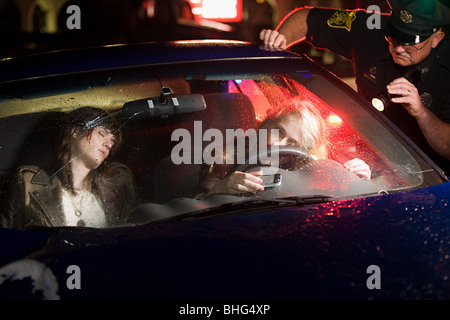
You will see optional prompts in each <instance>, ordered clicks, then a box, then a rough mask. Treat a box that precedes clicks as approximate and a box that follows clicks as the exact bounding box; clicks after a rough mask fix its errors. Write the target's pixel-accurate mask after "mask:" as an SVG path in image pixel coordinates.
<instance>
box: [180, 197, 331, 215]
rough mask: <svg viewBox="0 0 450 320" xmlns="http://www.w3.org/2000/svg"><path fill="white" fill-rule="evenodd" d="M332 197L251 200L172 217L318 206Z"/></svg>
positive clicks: (228, 203)
mask: <svg viewBox="0 0 450 320" xmlns="http://www.w3.org/2000/svg"><path fill="white" fill-rule="evenodd" d="M333 198H334V197H332V196H325V195H313V196H292V197H283V198H271V199H265V198H251V199H246V200H243V201H237V202H236V201H235V202H227V203H224V204H221V205H219V206H215V207H211V208H206V209H202V210H198V211H193V212H189V213H186V214H181V215H178V216H175V217H173V220H185V219H193V218H194V219H195V218H204V217H209V216H212V215H220V214H229V213H238V212H250V211H258V210H261V209H273V208H279V207H296V206H300V207H301V206H306V205H310V204H319V203H325V202H329V201H331V200H332V199H333Z"/></svg>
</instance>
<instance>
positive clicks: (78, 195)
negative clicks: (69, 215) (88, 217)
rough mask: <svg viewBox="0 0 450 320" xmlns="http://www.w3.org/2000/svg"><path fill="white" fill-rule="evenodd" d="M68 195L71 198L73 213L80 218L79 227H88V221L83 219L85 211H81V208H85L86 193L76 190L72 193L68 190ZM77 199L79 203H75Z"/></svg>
mask: <svg viewBox="0 0 450 320" xmlns="http://www.w3.org/2000/svg"><path fill="white" fill-rule="evenodd" d="M66 192H67V191H66ZM67 196H68V198H69V199H70V203H71V205H72V208H73V210H74V211H73V213H74V214H75V216H76V217H77V218H78V221H77V227H86V222H85V221H84V220H83V219H82V216H83V212H82V211H81V209H82V208H83V200H84V194H82V193H79V192H77V191H75V194H70V193H69V192H67ZM75 199H77V200H78V201H77V202H78V203H75Z"/></svg>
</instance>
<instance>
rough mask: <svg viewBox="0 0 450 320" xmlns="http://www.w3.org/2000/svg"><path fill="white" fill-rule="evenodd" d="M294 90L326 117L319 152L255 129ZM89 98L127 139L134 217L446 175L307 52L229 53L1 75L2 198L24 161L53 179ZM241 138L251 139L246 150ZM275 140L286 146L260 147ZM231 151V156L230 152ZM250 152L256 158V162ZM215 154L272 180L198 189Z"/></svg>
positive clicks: (403, 186) (394, 185)
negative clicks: (66, 135)
mask: <svg viewBox="0 0 450 320" xmlns="http://www.w3.org/2000/svg"><path fill="white" fill-rule="evenodd" d="M293 99H297V100H301V101H302V102H303V103H306V104H307V105H310V106H313V107H314V109H315V110H316V111H317V112H318V114H319V115H320V117H321V119H322V120H323V123H324V124H325V127H324V128H325V137H326V139H325V140H324V141H325V144H324V147H323V148H322V149H321V151H320V152H318V151H317V150H315V151H314V152H312V151H305V150H301V148H299V147H298V145H296V144H295V143H291V144H290V143H286V144H283V143H278V144H270V143H260V141H263V139H252V138H251V136H252V135H253V134H256V135H258V134H259V133H260V131H258V130H260V129H261V126H260V125H261V124H262V123H264V121H265V120H266V119H267V118H268V117H269V118H270V117H273V115H275V114H279V113H280V112H282V111H283V110H282V109H283V108H285V107H286V103H287V102H289V101H292V100H293ZM85 106H91V107H96V108H101V109H103V110H107V111H109V112H111V113H110V114H111V115H112V116H114V117H115V118H116V119H117V121H118V123H119V124H120V130H121V132H122V137H121V140H122V142H121V144H120V146H118V149H117V150H116V151H115V152H113V153H111V154H110V156H109V158H108V161H109V162H113V161H114V162H119V163H122V164H124V165H125V166H127V167H128V168H129V169H130V170H131V172H132V173H133V177H134V182H133V183H134V184H135V186H136V190H137V194H138V195H139V202H138V205H137V206H136V210H135V211H134V213H132V214H131V215H130V216H131V217H132V219H131V220H130V221H131V222H132V223H138V224H139V223H146V222H149V221H152V220H154V218H152V216H155V215H157V216H159V217H164V216H176V215H179V214H186V213H192V212H201V211H202V210H205V209H211V208H215V207H218V206H221V205H224V204H229V203H241V202H242V201H244V200H248V199H253V200H254V199H260V200H265V201H267V203H268V204H271V205H273V202H270V201H269V200H275V199H285V198H291V199H292V198H295V197H299V198H307V197H315V196H321V198H320V199H322V200H323V199H324V198H323V197H327V198H329V199H333V198H336V197H338V198H357V197H360V196H364V195H373V194H383V193H392V192H398V191H402V190H408V189H413V188H419V187H424V186H429V185H433V184H437V183H440V182H442V180H441V178H440V177H439V175H438V174H437V173H436V172H435V170H433V169H432V168H431V167H430V166H429V165H428V164H427V163H426V162H425V161H424V160H423V159H422V158H421V157H419V156H418V155H417V153H416V152H415V151H414V150H413V149H412V148H411V147H410V146H409V145H407V144H406V143H405V142H404V141H403V140H402V139H400V138H399V136H398V135H397V134H396V133H395V132H394V130H393V129H392V128H391V127H389V126H387V125H386V124H385V123H384V122H383V121H382V120H383V119H382V118H380V117H381V116H380V115H379V114H378V113H377V111H376V110H371V109H370V107H368V106H367V105H365V104H364V102H363V101H362V100H360V98H358V97H357V96H356V95H355V94H354V93H352V92H351V89H350V88H349V87H346V86H345V85H343V84H342V83H341V82H339V81H338V80H337V79H335V78H334V77H333V76H331V75H329V74H328V73H326V72H324V71H323V70H322V69H320V68H319V67H317V66H316V65H314V64H313V63H312V62H311V61H310V60H309V59H307V58H302V57H295V58H294V57H292V58H282V59H281V58H278V59H275V58H274V59H242V60H240V59H228V60H226V59H225V60H221V61H214V60H210V61H197V62H178V63H171V64H158V65H154V66H140V67H132V68H120V69H107V70H100V71H93V72H82V73H73V74H67V75H61V74H60V75H54V76H47V77H42V78H31V79H24V80H21V81H13V82H6V83H4V84H3V85H2V86H1V87H0V128H1V129H0V153H1V157H0V172H1V175H2V188H3V189H2V190H3V192H2V196H3V198H4V199H2V200H4V201H6V199H5V198H6V195H7V194H8V192H7V190H11V189H14V186H11V184H12V183H14V181H15V180H14V179H12V176H13V174H14V173H15V172H16V171H17V169H18V168H19V167H21V166H36V167H38V168H46V170H47V172H48V175H49V176H50V178H52V177H54V176H55V175H56V173H57V172H59V171H60V170H62V168H61V167H55V166H54V165H51V164H53V162H52V155H53V153H54V150H55V149H54V146H53V143H54V142H55V141H54V140H55V137H56V132H57V131H58V130H60V129H61V128H62V127H63V126H64V125H65V124H64V123H63V122H62V121H61V115H62V114H66V113H68V112H70V111H72V110H75V109H77V108H81V107H85ZM277 129H278V130H272V131H271V132H269V133H268V135H269V136H270V137H272V134H275V133H276V134H278V140H279V141H281V140H282V139H283V137H284V136H285V135H286V133H285V132H284V131H285V130H286V128H285V127H283V126H281V127H280V126H279V127H278V128H277ZM266 133H267V132H266ZM242 140H243V141H245V143H244V146H245V147H243V148H242V149H239V145H240V144H239V141H242ZM269 140H270V139H268V140H267V141H269ZM275 145H276V146H277V148H278V149H277V150H278V151H277V152H278V153H277V152H268V153H264V152H263V151H264V150H269V151H270V150H271V149H270V147H274V146H275ZM263 149H264V150H263ZM298 149H300V152H299V151H298ZM231 150H233V151H235V152H234V153H233V154H232V156H231V158H230V157H227V156H224V154H226V152H227V151H228V152H230V151H231ZM258 150H259V151H258ZM228 155H229V154H228ZM269 155H270V156H269ZM239 156H242V157H241V158H239ZM251 157H253V158H252V159H257V161H256V162H251V161H249V159H250V158H251ZM275 159H276V161H275ZM299 159H300V160H299ZM352 159H360V160H363V161H364V163H365V164H367V165H368V167H369V168H370V177H366V178H361V177H358V176H357V175H356V174H354V173H351V174H352V176H349V175H348V173H350V171H349V170H348V169H346V168H345V164H346V163H347V162H348V161H350V160H352ZM221 161H222V163H220V162H221ZM275 163H276V165H274V164H275ZM219 164H223V165H225V168H226V169H224V171H223V172H225V171H226V172H225V173H224V175H223V177H225V176H226V174H230V173H231V172H233V171H235V170H237V171H251V170H252V168H253V169H254V168H255V167H256V168H257V169H258V170H261V168H262V171H263V173H264V176H266V175H267V176H268V177H267V179H269V180H268V182H267V185H266V187H265V188H264V189H265V190H264V191H258V192H256V193H246V192H242V193H234V194H224V193H220V192H219V193H216V194H214V195H207V193H203V194H202V193H201V192H200V191H199V184H201V182H202V179H203V175H202V174H203V173H204V172H207V171H208V169H211V167H212V166H214V165H219ZM67 165H70V164H67ZM218 172H220V170H219V171H218ZM223 172H222V173H223ZM277 174H278V175H277ZM223 177H218V178H223ZM197 192H198V193H197ZM26 201H31V200H26ZM130 221H127V222H126V223H129V222H130Z"/></svg>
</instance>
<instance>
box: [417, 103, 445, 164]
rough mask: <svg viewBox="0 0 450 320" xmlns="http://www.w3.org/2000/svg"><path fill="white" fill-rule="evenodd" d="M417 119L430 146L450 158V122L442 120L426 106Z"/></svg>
mask: <svg viewBox="0 0 450 320" xmlns="http://www.w3.org/2000/svg"><path fill="white" fill-rule="evenodd" d="M416 119H417V122H418V124H419V126H420V129H421V130H422V132H423V134H424V136H425V138H426V139H427V141H428V143H429V144H430V146H431V147H432V148H433V149H434V150H435V151H436V152H437V153H439V154H440V155H442V156H444V157H446V158H447V159H449V160H450V123H447V122H444V121H442V120H441V119H439V118H438V117H437V116H435V115H434V114H433V113H432V112H431V111H430V110H428V109H427V108H425V107H424V108H423V109H422V112H421V113H420V114H418V115H416Z"/></svg>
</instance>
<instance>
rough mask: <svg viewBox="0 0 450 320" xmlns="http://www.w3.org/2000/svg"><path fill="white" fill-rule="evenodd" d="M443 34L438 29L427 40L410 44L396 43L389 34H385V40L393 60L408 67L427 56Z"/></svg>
mask: <svg viewBox="0 0 450 320" xmlns="http://www.w3.org/2000/svg"><path fill="white" fill-rule="evenodd" d="M443 36H444V33H443V32H442V31H438V32H436V33H435V34H433V35H432V36H431V37H429V38H428V39H427V40H425V41H422V42H421V43H418V44H415V45H410V46H404V45H401V44H398V43H396V42H395V41H394V40H392V38H391V37H389V36H386V41H387V42H388V43H389V52H390V53H391V55H392V59H394V62H395V63H396V64H398V65H401V66H403V67H409V66H412V65H415V64H418V63H420V62H421V61H423V60H425V59H426V58H427V57H428V56H429V54H430V52H431V50H432V49H433V48H436V46H437V45H438V44H439V42H440V41H441V40H442V38H443Z"/></svg>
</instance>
